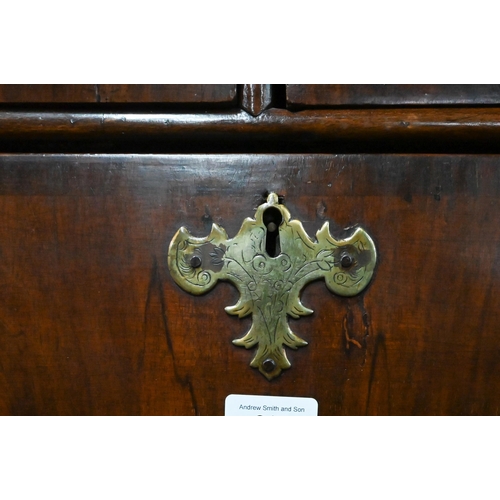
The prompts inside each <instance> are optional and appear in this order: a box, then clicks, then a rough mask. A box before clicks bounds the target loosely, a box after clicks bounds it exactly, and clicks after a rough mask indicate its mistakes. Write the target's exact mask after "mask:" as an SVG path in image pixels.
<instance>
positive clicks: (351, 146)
mask: <svg viewBox="0 0 500 500" xmlns="http://www.w3.org/2000/svg"><path fill="white" fill-rule="evenodd" d="M0 150H1V151H3V152H13V153H17V152H40V153H51V152H64V153H66V152H67V153H74V152H85V153H99V152H122V153H152V152H153V153H206V152H210V153H226V152H230V153H233V152H235V153H262V152H270V153H280V152H290V153H313V152H323V153H346V152H373V153H378V152H380V153H389V152H390V153H395V152H401V153H414V152H415V153H419V152H421V153H450V152H457V153H477V152H482V153H499V152H500V108H497V107H494V108H413V109H407V108H399V109H349V110H333V109H332V110H307V111H301V112H291V111H288V110H284V109H275V108H274V109H270V110H266V111H263V112H262V113H261V114H260V115H259V116H256V117H253V116H251V115H250V114H249V113H247V112H246V111H241V110H227V111H225V112H223V111H220V112H204V113H187V112H184V113H182V112H176V113H166V112H163V113H162V112H156V113H139V112H136V113H131V112H117V111H115V112H89V111H86V112H84V111H80V112H62V111H58V112H50V111H37V112H34V111H21V110H11V111H4V112H0Z"/></svg>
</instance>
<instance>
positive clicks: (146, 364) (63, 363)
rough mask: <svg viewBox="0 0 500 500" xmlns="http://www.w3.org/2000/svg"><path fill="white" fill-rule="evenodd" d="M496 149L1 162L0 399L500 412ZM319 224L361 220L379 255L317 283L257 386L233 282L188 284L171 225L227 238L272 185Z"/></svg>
mask: <svg viewBox="0 0 500 500" xmlns="http://www.w3.org/2000/svg"><path fill="white" fill-rule="evenodd" d="M499 169H500V159H499V157H498V156H471V155H464V156H460V155H436V156H432V155H289V156H287V155H227V156H225V155H207V156H197V155H184V156H175V155H173V156H168V155H167V156H157V155H97V156H96V155H45V156H42V155H2V156H0V208H1V209H0V282H1V284H2V286H1V287H0V413H1V414H13V415H19V414H22V415H27V414H34V415H46V414H50V415H75V414H78V415H110V414H112V415H120V414H127V415H135V414H148V415H149V414H165V415H174V414H175V415H196V414H199V415H221V414H222V413H223V409H224V399H225V397H226V396H227V395H228V394H232V393H241V394H274V395H286V396H308V397H314V398H316V399H317V400H318V403H319V412H320V414H321V415H344V414H346V415H381V414H384V415H385V414H391V415H396V414H405V415H406V414H413V415H429V414H431V415H434V414H435V415H442V414H447V415H462V414H463V415H470V414H495V415H497V414H499V413H500V343H499V341H498V335H499V334H498V324H499V320H500V307H499V306H500V303H499V301H500V299H499V297H500V293H499V292H500V274H499V267H498V262H499V257H500V256H499V250H498V249H499V248H500V229H499V228H500V224H499V222H500V220H499V215H498V214H499V213H500V210H499V208H500V206H499V204H500V201H499V200H500V182H499V176H498V172H499ZM267 190H274V191H276V192H277V193H279V194H280V195H283V196H284V197H285V202H286V205H287V207H288V208H289V209H290V211H291V212H292V215H293V217H295V218H298V219H300V220H301V221H302V222H303V223H304V226H305V228H306V230H307V231H308V233H309V234H310V235H311V236H312V235H314V234H315V231H316V230H317V229H318V228H319V227H321V225H322V224H323V222H324V221H325V220H330V221H331V226H332V232H333V233H335V234H336V235H337V236H339V235H341V234H342V228H345V227H348V226H352V225H353V224H361V225H362V226H363V227H364V228H365V229H366V230H367V231H369V233H370V234H371V235H372V236H373V239H374V241H375V243H376V245H377V249H378V253H379V263H378V266H377V269H376V271H375V275H374V278H373V280H372V283H371V285H370V286H369V287H368V289H367V290H366V291H365V292H363V293H362V294H361V295H360V296H357V297H354V298H350V299H346V298H340V297H336V296H334V295H332V294H331V293H330V292H329V291H328V290H327V289H326V287H325V285H324V283H322V282H317V283H313V284H311V285H309V286H308V287H307V288H306V289H305V291H304V293H303V297H302V299H303V303H304V304H305V305H306V306H308V307H311V308H312V309H314V311H315V312H314V314H313V315H312V316H310V317H306V318H302V319H300V320H298V321H291V323H292V329H294V330H295V331H296V332H297V334H299V335H300V336H301V337H303V338H304V339H306V340H307V341H308V342H309V345H308V346H307V347H304V348H302V349H299V350H298V351H292V352H290V351H289V357H290V358H291V361H292V364H293V366H292V368H291V369H290V370H288V371H285V372H284V373H283V374H282V375H281V376H280V377H279V378H278V379H276V380H274V381H272V382H268V381H267V380H266V379H264V377H262V375H260V374H259V373H258V372H257V371H256V370H254V369H252V368H250V367H249V366H248V364H249V362H250V360H251V356H252V352H251V351H246V350H245V349H242V348H238V347H235V346H234V345H232V343H231V340H232V339H234V338H238V337H240V336H242V335H243V334H244V333H245V332H246V329H247V328H248V327H249V320H248V319H243V320H238V319H236V318H234V317H230V316H228V315H227V314H226V313H225V312H224V307H225V306H227V305H232V304H234V303H235V302H236V299H237V293H236V290H235V289H234V288H233V287H231V286H230V285H229V284H224V283H221V284H219V285H218V286H217V287H216V288H215V289H214V290H213V291H211V292H210V293H208V294H207V295H204V296H200V297H194V296H191V295H189V294H187V293H186V292H184V291H182V290H180V289H179V288H178V287H177V286H176V285H175V283H174V282H173V280H172V278H171V277H170V274H169V272H168V269H167V265H166V253H167V248H168V244H169V242H170V240H171V238H172V236H173V234H174V233H175V231H176V230H177V229H178V228H179V227H180V226H181V225H185V226H187V227H188V228H189V229H190V230H191V232H192V233H193V234H194V235H197V236H205V235H207V234H208V232H209V229H210V226H211V224H212V222H216V223H219V224H221V225H222V226H223V227H224V228H225V229H226V230H227V231H228V234H229V235H230V236H231V235H234V234H236V232H237V230H238V229H239V227H240V225H241V222H242V221H243V219H244V218H245V217H248V216H253V214H254V210H255V207H256V206H257V205H258V204H259V203H261V201H262V196H263V195H264V193H265V191H267Z"/></svg>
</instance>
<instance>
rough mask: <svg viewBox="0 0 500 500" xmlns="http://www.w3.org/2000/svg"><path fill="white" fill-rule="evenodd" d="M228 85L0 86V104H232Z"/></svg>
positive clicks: (233, 88) (233, 86)
mask: <svg viewBox="0 0 500 500" xmlns="http://www.w3.org/2000/svg"><path fill="white" fill-rule="evenodd" d="M236 90H237V89H236V84H229V85H209V84H199V85H109V84H106V85H93V84H91V85H0V102H1V103H87V104H88V103H106V102H109V103H172V104H212V105H214V104H232V103H234V102H235V100H236Z"/></svg>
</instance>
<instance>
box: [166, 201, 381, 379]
mask: <svg viewBox="0 0 500 500" xmlns="http://www.w3.org/2000/svg"><path fill="white" fill-rule="evenodd" d="M376 260H377V254H376V250H375V245H374V243H373V241H372V239H371V238H370V236H369V235H368V234H367V233H366V231H364V230H363V229H362V228H360V227H358V228H356V229H355V230H354V232H353V233H352V235H351V236H349V237H348V238H346V239H342V240H336V239H334V238H333V237H332V236H331V235H330V231H329V224H328V222H325V223H324V224H323V227H322V228H321V229H320V230H319V231H318V232H317V233H316V241H315V240H313V239H312V238H310V237H309V236H308V235H307V233H306V232H305V230H304V228H303V226H302V223H301V222H300V221H298V220H290V212H289V211H288V210H287V208H286V207H285V206H284V205H282V204H280V203H279V201H278V196H277V195H276V194H275V193H271V194H270V195H269V196H268V198H267V203H264V204H262V205H260V206H259V207H258V208H257V212H256V213H255V219H251V218H246V219H245V220H244V221H243V224H242V226H241V229H240V230H239V232H238V234H237V235H236V236H235V237H234V238H231V239H229V238H228V236H227V234H226V231H225V230H224V229H223V228H222V227H220V226H218V225H217V224H213V225H212V230H211V232H210V234H209V235H208V236H207V237H205V238H195V237H194V236H191V234H190V233H189V231H188V230H187V229H186V228H185V227H181V228H180V229H179V231H177V233H176V234H175V236H174V237H173V239H172V241H171V243H170V247H169V250H168V266H169V269H170V272H171V274H172V277H173V278H174V280H175V282H176V283H177V284H178V285H179V286H180V287H181V288H182V289H184V290H186V291H187V292H190V293H192V294H194V295H200V294H203V293H205V292H208V291H209V290H211V289H212V288H213V287H214V286H215V285H216V284H217V281H218V280H225V281H229V282H231V283H232V284H233V285H234V286H235V287H236V288H237V289H238V291H239V292H240V299H239V300H238V302H237V303H236V304H235V305H234V306H230V307H226V308H225V309H226V312H227V313H229V314H233V315H235V316H238V317H240V318H243V317H244V316H247V315H249V314H252V326H251V328H250V330H249V331H248V332H247V334H246V335H245V336H243V337H242V338H240V339H236V340H233V344H235V345H237V346H241V347H245V348H246V349H250V348H251V347H254V346H256V345H257V346H258V347H257V353H256V354H255V357H254V358H253V359H252V361H251V363H250V366H252V367H254V368H258V369H259V371H260V372H261V373H262V374H263V375H264V376H265V377H266V378H267V379H268V380H271V379H273V378H275V377H277V376H278V375H279V374H280V373H281V371H282V370H284V369H286V368H290V366H291V365H290V362H289V361H288V359H287V356H286V351H285V347H284V346H287V347H290V348H292V349H297V348H298V347H302V346H305V345H307V342H306V341H305V340H303V339H301V338H300V337H298V336H297V335H296V334H295V333H293V332H292V330H291V329H290V326H289V325H288V319H287V316H291V317H292V318H296V319H297V318H299V317H300V316H306V315H309V314H312V312H313V311H312V310H311V309H309V308H307V307H305V306H304V305H303V304H302V303H301V301H300V293H301V291H302V289H303V288H304V286H305V285H307V284H308V283H309V282H311V281H313V280H317V279H320V278H324V279H325V282H326V286H327V287H328V288H329V290H330V291H332V292H333V293H336V294H338V295H342V296H345V297H350V296H353V295H356V294H358V293H359V292H361V291H362V290H363V289H364V288H365V287H366V286H367V285H368V283H369V282H370V279H371V277H372V274H373V270H374V268H375V263H376Z"/></svg>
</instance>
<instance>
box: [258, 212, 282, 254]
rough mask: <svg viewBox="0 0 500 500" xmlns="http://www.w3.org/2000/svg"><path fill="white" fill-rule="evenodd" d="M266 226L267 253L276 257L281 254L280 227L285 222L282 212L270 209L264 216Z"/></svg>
mask: <svg viewBox="0 0 500 500" xmlns="http://www.w3.org/2000/svg"><path fill="white" fill-rule="evenodd" d="M263 221H264V225H265V226H266V229H267V231H266V252H267V254H268V255H269V257H276V256H278V255H279V254H280V252H281V247H280V232H279V227H280V224H281V223H282V222H283V216H282V215H281V212H280V211H279V210H278V209H277V208H274V207H269V208H268V209H267V210H266V211H265V212H264V214H263Z"/></svg>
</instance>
